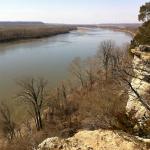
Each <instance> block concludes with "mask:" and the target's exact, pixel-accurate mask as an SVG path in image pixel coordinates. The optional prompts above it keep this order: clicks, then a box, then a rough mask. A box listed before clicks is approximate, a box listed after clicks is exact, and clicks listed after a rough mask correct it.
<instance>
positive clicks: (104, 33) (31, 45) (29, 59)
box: [0, 29, 131, 99]
mask: <svg viewBox="0 0 150 150" xmlns="http://www.w3.org/2000/svg"><path fill="white" fill-rule="evenodd" d="M103 40H113V41H115V42H116V43H117V44H118V45H122V44H124V43H127V42H130V40H131V37H130V36H129V35H127V34H125V33H121V32H114V31H110V30H103V29H89V30H85V31H84V32H83V31H73V32H71V33H69V34H63V35H58V36H54V37H50V38H44V39H36V40H28V41H19V42H11V43H7V44H6V43H5V44H4V43H3V44H1V45H0V83H1V84H0V96H1V99H5V98H8V97H11V96H13V94H14V93H16V91H17V88H16V83H15V81H16V80H17V79H22V78H24V77H31V76H32V77H33V76H35V77H44V78H46V79H48V80H49V83H50V85H51V86H54V85H56V84H58V83H59V82H60V81H61V80H63V79H65V78H67V75H68V67H69V64H70V63H71V61H72V60H73V59H74V58H75V57H78V56H79V57H81V58H83V59H84V58H86V57H88V56H92V55H95V54H96V51H97V48H98V46H99V44H100V42H101V41H103Z"/></svg>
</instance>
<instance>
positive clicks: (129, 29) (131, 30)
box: [98, 24, 140, 37]
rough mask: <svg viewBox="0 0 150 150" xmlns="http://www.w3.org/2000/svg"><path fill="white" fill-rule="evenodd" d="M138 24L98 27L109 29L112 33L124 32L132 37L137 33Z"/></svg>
mask: <svg viewBox="0 0 150 150" xmlns="http://www.w3.org/2000/svg"><path fill="white" fill-rule="evenodd" d="M139 26H140V24H120V25H119V24H118V25H117V24H116V25H99V26H98V27H99V28H102V29H110V30H113V31H119V32H125V33H127V34H130V35H131V36H132V37H134V36H135V35H136V33H137V31H138V28H139Z"/></svg>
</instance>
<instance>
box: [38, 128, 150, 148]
mask: <svg viewBox="0 0 150 150" xmlns="http://www.w3.org/2000/svg"><path fill="white" fill-rule="evenodd" d="M135 149H136V150H141V149H142V150H146V149H147V147H146V144H144V143H143V142H141V141H140V140H138V139H136V138H135V137H132V136H131V135H129V134H127V133H125V132H121V131H118V130H117V131H110V130H102V129H101V130H95V131H80V132H78V133H77V134H75V135H74V136H73V137H71V138H68V139H60V138H58V137H53V138H48V139H46V140H45V141H43V142H42V143H41V144H40V145H39V146H38V149H37V150H135Z"/></svg>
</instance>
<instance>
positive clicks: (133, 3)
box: [0, 0, 149, 24]
mask: <svg viewBox="0 0 150 150" xmlns="http://www.w3.org/2000/svg"><path fill="white" fill-rule="evenodd" d="M148 1H149V0H0V21H42V22H46V23H67V24H98V23H136V22H138V20H137V18H138V17H137V16H138V12H139V8H140V6H141V5H142V4H144V3H145V2H148Z"/></svg>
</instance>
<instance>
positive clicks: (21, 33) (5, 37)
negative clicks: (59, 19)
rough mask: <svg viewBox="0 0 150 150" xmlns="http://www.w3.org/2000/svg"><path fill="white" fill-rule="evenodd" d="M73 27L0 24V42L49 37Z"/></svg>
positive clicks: (66, 31)
mask: <svg viewBox="0 0 150 150" xmlns="http://www.w3.org/2000/svg"><path fill="white" fill-rule="evenodd" d="M74 29H75V27H73V26H45V25H43V26H42V25H40V26H33V25H30V26H26V25H25V26H7V27H4V26H2V27H1V26H0V42H7V41H14V40H21V39H31V38H42V37H49V36H53V35H57V34H63V33H68V32H69V31H71V30H74Z"/></svg>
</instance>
